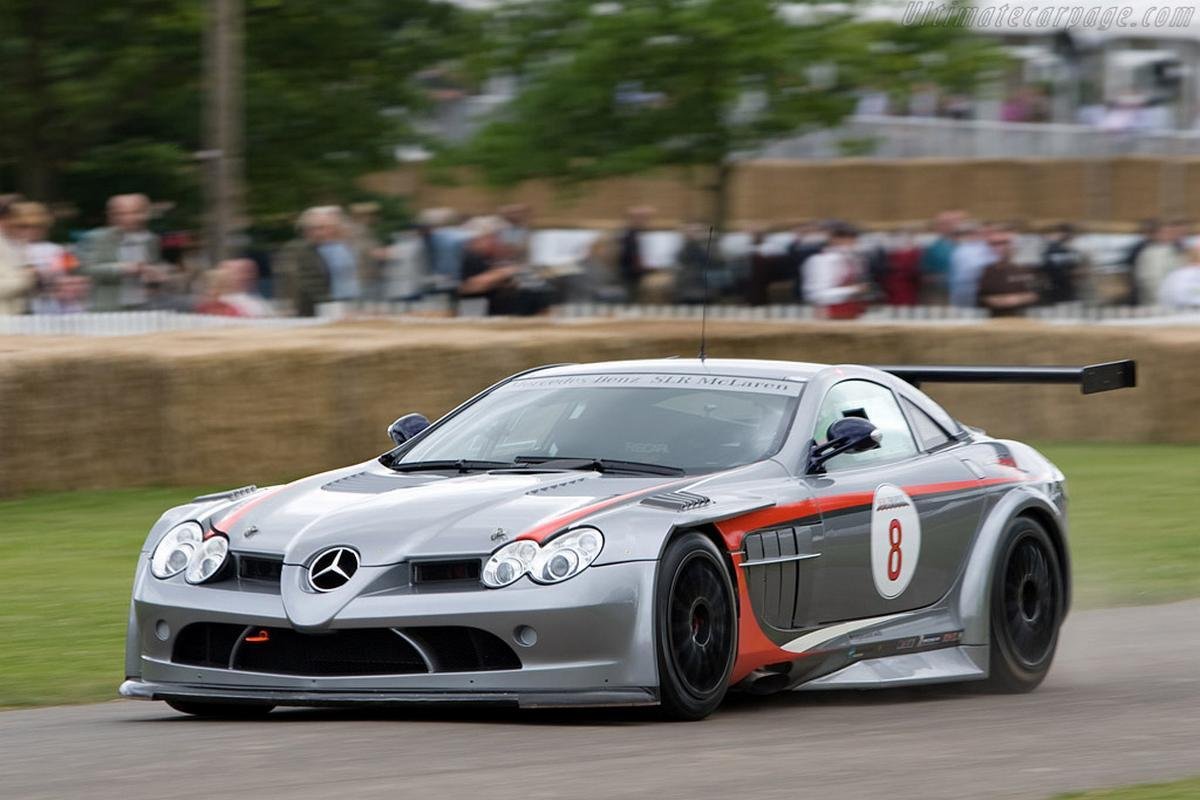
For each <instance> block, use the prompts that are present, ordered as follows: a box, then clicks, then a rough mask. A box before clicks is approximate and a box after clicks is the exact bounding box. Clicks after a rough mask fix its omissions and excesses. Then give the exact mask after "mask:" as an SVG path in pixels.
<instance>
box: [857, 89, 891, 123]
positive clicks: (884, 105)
mask: <svg viewBox="0 0 1200 800" xmlns="http://www.w3.org/2000/svg"><path fill="white" fill-rule="evenodd" d="M890 108H891V98H889V97H888V93H887V91H885V90H883V89H880V88H879V87H877V86H867V87H864V88H863V89H861V90H859V92H858V100H857V101H856V103H855V105H854V115H855V116H857V117H863V116H867V117H882V116H886V115H887V114H888V113H889V112H890Z"/></svg>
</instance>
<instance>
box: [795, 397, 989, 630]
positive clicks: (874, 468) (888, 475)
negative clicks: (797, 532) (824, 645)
mask: <svg viewBox="0 0 1200 800" xmlns="http://www.w3.org/2000/svg"><path fill="white" fill-rule="evenodd" d="M902 402H904V403H908V401H907V400H905V401H901V400H900V399H899V398H898V397H897V396H896V394H895V393H894V392H893V391H892V389H891V388H890V387H887V386H884V385H883V384H879V383H875V382H873V381H869V380H865V379H850V380H845V381H842V382H840V383H837V384H834V385H833V386H832V387H831V388H830V389H829V391H828V393H827V394H826V395H825V397H824V398H823V400H822V402H821V405H820V408H819V410H818V412H817V420H816V424H815V426H814V432H813V438H814V439H815V440H816V441H818V442H822V441H824V440H825V431H826V430H827V429H828V426H829V425H830V424H832V423H833V422H835V421H837V420H838V419H841V418H842V417H846V416H859V417H864V418H866V419H868V420H870V421H871V422H872V423H874V424H875V426H876V428H877V429H878V430H879V431H880V432H881V434H882V437H881V439H880V443H879V444H880V446H879V447H878V448H876V449H873V450H869V451H866V452H862V453H845V454H842V455H839V456H836V457H834V458H833V459H831V460H829V461H828V462H826V464H825V471H824V473H823V474H819V475H808V476H806V477H804V478H803V480H804V481H805V482H806V483H807V484H808V487H809V488H810V489H811V491H812V492H813V495H814V496H815V499H816V503H817V506H818V508H819V509H820V513H821V522H822V525H821V529H820V532H819V534H817V536H818V539H817V540H816V541H814V543H813V549H814V552H819V553H820V557H819V558H815V559H813V561H812V567H813V573H814V574H813V580H814V586H813V592H812V595H811V597H810V598H809V604H808V608H807V619H806V620H805V622H806V624H805V626H804V627H813V626H816V625H823V624H827V623H831V622H838V621H842V620H852V619H861V618H864V617H873V616H881V615H885V614H889V613H894V612H898V611H906V610H910V609H915V608H922V607H924V606H928V605H931V604H933V603H935V602H937V600H938V599H940V598H941V597H942V596H943V595H944V594H945V593H946V592H947V591H948V590H949V588H950V586H951V584H952V583H953V581H954V579H955V577H956V575H957V574H958V570H959V566H960V564H961V562H962V559H963V558H964V556H965V553H966V552H967V549H968V547H969V545H970V541H971V539H972V538H973V536H974V532H975V529H976V527H977V525H978V522H979V518H980V513H981V511H982V504H983V502H984V499H985V497H986V494H985V490H984V489H983V488H982V487H976V484H977V482H978V478H977V477H976V476H975V475H974V474H973V473H972V472H971V471H970V470H969V468H968V467H967V465H966V464H964V463H963V462H962V460H960V459H959V458H958V457H957V455H956V453H955V450H956V448H955V447H954V444H955V443H954V442H953V441H952V440H951V439H950V437H949V436H946V437H944V440H942V441H940V442H932V443H931V442H930V441H929V438H928V437H927V436H923V435H921V432H918V434H917V435H914V432H913V426H912V425H910V422H909V416H906V411H907V412H908V413H910V414H911V413H912V411H911V409H909V408H908V407H907V405H906V406H903V407H902V405H901V403H902ZM902 408H903V409H904V410H902ZM925 433H928V432H925Z"/></svg>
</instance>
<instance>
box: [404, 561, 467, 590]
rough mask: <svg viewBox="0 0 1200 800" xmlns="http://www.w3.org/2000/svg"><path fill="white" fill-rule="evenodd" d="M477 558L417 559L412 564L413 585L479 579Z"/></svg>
mask: <svg viewBox="0 0 1200 800" xmlns="http://www.w3.org/2000/svg"><path fill="white" fill-rule="evenodd" d="M479 565H480V561H479V559H478V558H469V559H465V560H462V561H418V562H416V563H415V564H413V578H412V582H413V584H414V585H419V584H429V583H451V582H455V581H478V580H479Z"/></svg>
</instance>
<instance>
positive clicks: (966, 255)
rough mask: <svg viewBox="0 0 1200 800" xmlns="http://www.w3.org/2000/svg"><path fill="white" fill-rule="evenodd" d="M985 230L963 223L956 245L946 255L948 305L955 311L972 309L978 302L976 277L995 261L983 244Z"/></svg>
mask: <svg viewBox="0 0 1200 800" xmlns="http://www.w3.org/2000/svg"><path fill="white" fill-rule="evenodd" d="M987 233H988V229H986V228H980V227H977V226H976V225H975V224H974V223H972V222H964V223H963V225H962V228H961V235H960V238H959V242H958V245H957V246H956V247H955V248H954V252H953V254H951V256H950V303H951V305H955V306H958V307H959V308H974V307H975V306H976V302H977V299H978V290H979V276H980V275H982V274H983V270H984V269H986V268H987V266H988V265H989V264H991V263H992V262H993V261H995V260H996V255H995V253H993V252H992V249H991V248H990V247H989V246H988V243H987Z"/></svg>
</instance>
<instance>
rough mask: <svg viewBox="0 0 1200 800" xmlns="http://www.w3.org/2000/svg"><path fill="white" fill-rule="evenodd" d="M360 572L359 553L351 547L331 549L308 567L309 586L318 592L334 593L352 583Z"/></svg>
mask: <svg viewBox="0 0 1200 800" xmlns="http://www.w3.org/2000/svg"><path fill="white" fill-rule="evenodd" d="M356 572H358V553H356V552H354V551H353V550H351V549H350V548H349V547H331V548H329V549H328V550H326V551H325V552H323V553H321V554H320V555H318V556H317V557H316V558H314V559H313V562H312V564H310V565H309V567H308V585H309V586H311V587H312V588H313V589H314V590H316V591H318V592H332V591H333V590H334V589H340V588H342V587H343V586H345V585H346V584H347V583H349V582H350V579H351V578H353V577H354V573H356Z"/></svg>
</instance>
